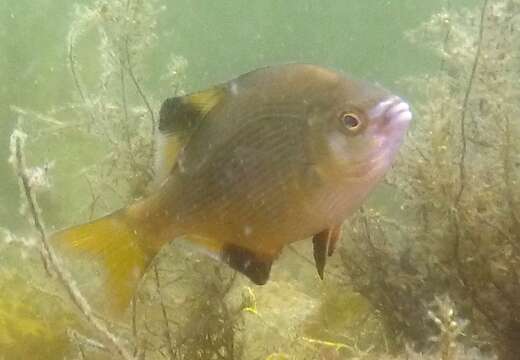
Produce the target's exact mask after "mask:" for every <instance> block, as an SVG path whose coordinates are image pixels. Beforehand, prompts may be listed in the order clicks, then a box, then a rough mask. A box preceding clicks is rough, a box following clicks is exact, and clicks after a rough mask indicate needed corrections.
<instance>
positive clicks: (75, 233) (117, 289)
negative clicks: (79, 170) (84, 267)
mask: <svg viewBox="0 0 520 360" xmlns="http://www.w3.org/2000/svg"><path fill="white" fill-rule="evenodd" d="M149 235H150V234H147V233H146V231H145V229H143V228H140V227H139V226H138V223H136V221H135V220H133V219H132V218H130V217H129V216H127V212H126V211H125V210H119V211H116V212H114V213H112V214H110V215H108V216H105V217H103V218H101V219H98V220H95V221H92V222H89V223H86V224H83V225H79V226H75V227H72V228H69V229H65V230H62V231H59V232H57V233H55V234H53V235H52V239H51V240H52V241H53V242H56V243H57V244H58V245H60V244H63V245H64V246H65V247H66V248H70V249H72V250H73V251H74V252H77V253H85V254H89V255H94V256H95V257H97V258H99V259H100V260H101V262H102V264H103V266H104V270H105V272H106V284H105V287H106V289H107V290H106V291H107V295H108V299H109V301H110V304H111V305H113V310H115V311H116V313H122V312H123V311H124V309H126V307H127V306H128V304H129V302H130V300H131V298H132V296H133V294H134V292H135V289H136V287H137V284H138V282H139V280H140V279H141V277H142V276H143V274H144V272H145V270H146V268H147V267H148V265H149V264H150V262H151V260H152V259H153V257H154V256H155V254H156V252H157V250H152V249H151V248H150V247H148V246H147V239H148V238H149Z"/></svg>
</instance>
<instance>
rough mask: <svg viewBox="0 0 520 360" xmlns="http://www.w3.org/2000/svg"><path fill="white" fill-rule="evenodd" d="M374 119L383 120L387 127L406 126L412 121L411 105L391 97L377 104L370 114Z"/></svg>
mask: <svg viewBox="0 0 520 360" xmlns="http://www.w3.org/2000/svg"><path fill="white" fill-rule="evenodd" d="M368 116H369V117H370V118H372V119H376V118H381V120H382V121H383V123H384V124H385V125H396V124H401V125H405V124H408V123H409V122H410V120H412V112H411V110H410V105H408V103H407V102H405V101H404V100H403V99H401V98H400V97H398V96H391V97H389V98H386V99H384V100H382V101H380V102H379V103H377V104H376V105H375V106H374V107H373V108H372V109H371V110H370V111H369V112H368Z"/></svg>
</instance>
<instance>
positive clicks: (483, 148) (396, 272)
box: [342, 1, 520, 359]
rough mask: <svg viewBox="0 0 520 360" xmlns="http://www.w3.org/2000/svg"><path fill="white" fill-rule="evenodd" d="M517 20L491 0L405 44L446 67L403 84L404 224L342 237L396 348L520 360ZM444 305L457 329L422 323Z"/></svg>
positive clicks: (349, 262)
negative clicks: (412, 101) (409, 118)
mask: <svg viewBox="0 0 520 360" xmlns="http://www.w3.org/2000/svg"><path fill="white" fill-rule="evenodd" d="M519 14H520V2H518V1H486V2H484V5H483V7H482V9H480V10H479V11H473V12H462V13H450V12H444V13H441V14H437V15H436V16H434V17H433V18H432V19H431V20H430V21H429V22H428V23H426V24H424V26H423V27H422V28H421V29H419V30H417V31H414V32H413V33H411V34H410V37H411V39H412V40H413V41H417V42H422V43H427V44H429V46H430V47H431V49H432V51H433V52H434V53H435V54H436V55H437V56H439V57H440V58H441V59H442V65H441V68H440V69H439V71H438V73H434V74H428V75H425V76H424V77H422V78H416V79H410V84H411V86H412V87H413V88H414V89H416V91H417V92H418V93H419V94H420V95H419V97H420V99H421V100H419V101H418V102H417V103H416V107H415V110H416V113H417V117H418V119H419V120H418V121H417V123H416V127H415V128H414V129H413V130H412V134H411V136H410V137H409V139H408V140H409V141H408V142H407V146H408V151H403V156H402V157H401V163H400V164H399V165H398V166H397V167H396V169H395V172H394V173H393V175H392V176H391V177H390V178H388V184H389V186H390V187H392V188H396V189H398V191H399V192H400V193H401V194H402V197H403V204H402V207H403V213H404V214H406V217H405V218H406V220H405V221H402V219H396V218H392V217H391V216H389V215H385V214H384V212H380V211H376V210H365V211H364V212H361V213H359V214H358V216H357V218H356V219H355V220H352V221H351V222H350V225H351V226H346V227H345V228H346V229H347V233H348V234H346V236H345V239H344V240H345V242H346V246H344V247H343V249H342V250H343V252H342V255H343V260H344V265H345V270H346V274H347V275H348V276H349V277H350V279H351V280H352V284H353V286H354V288H355V289H357V290H358V291H359V292H360V293H361V294H363V295H364V296H365V297H366V298H367V299H369V301H370V303H371V304H372V305H373V306H374V307H375V308H376V309H378V310H379V311H380V313H381V314H382V316H383V318H384V323H385V326H386V328H387V330H388V331H390V333H392V334H394V338H395V339H396V340H397V342H398V343H408V344H413V347H414V348H415V349H418V350H420V351H427V349H431V347H432V346H433V343H435V342H437V343H441V344H442V342H443V340H442V338H443V337H444V336H448V335H450V334H451V335H450V336H453V337H454V339H455V338H458V339H459V340H460V342H461V344H464V345H466V346H469V347H475V348H478V349H480V350H482V351H484V352H486V353H495V354H497V355H498V356H499V358H500V359H517V358H518V356H519V350H518V344H519V340H520V307H519V306H520V302H519V300H518V299H519V296H520V282H519V277H518V276H519V273H518V269H519V268H518V264H519V261H520V252H519V250H520V247H519V239H520V222H519V221H520V191H519V189H520V187H519V186H518V185H519V181H520V156H519V154H520V152H519V150H520V123H519V119H520V106H519V105H520V104H519V102H518V99H519V95H520V82H519V81H518V78H519V75H520V74H519V71H520V58H519V56H518V53H517V51H516V50H515V49H516V48H517V46H518V44H520V16H519ZM374 264H377V265H376V266H374ZM446 296H448V297H449V304H451V305H450V306H451V307H452V309H453V310H451V311H452V313H451V315H450V317H451V318H452V320H449V321H448V320H447V319H446V321H444V320H442V318H436V317H432V318H430V319H428V318H427V317H425V311H426V309H428V308H429V307H430V306H431V304H433V305H435V304H437V303H438V301H439V300H438V299H442V298H443V297H446ZM435 306H438V304H437V305H435ZM459 319H464V321H461V320H459ZM452 321H453V326H452V325H451V324H452V323H451V322H452ZM439 322H440V323H441V324H444V325H443V326H444V327H445V328H444V329H442V328H441V331H440V333H439V329H438V324H437V323H439ZM457 334H459V335H462V334H463V336H457ZM432 336H435V337H434V338H432ZM432 340H434V342H433V343H432ZM457 348H458V346H455V345H454V347H453V348H446V349H445V350H443V354H446V355H443V356H444V358H447V359H452V358H458V357H457V355H456V354H457V351H458V350H457Z"/></svg>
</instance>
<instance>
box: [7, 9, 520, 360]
mask: <svg viewBox="0 0 520 360" xmlns="http://www.w3.org/2000/svg"><path fill="white" fill-rule="evenodd" d="M519 8H520V3H519V2H518V1H517V0H515V1H511V0H509V1H507V0H497V1H494V2H489V4H488V2H486V3H485V5H484V7H483V9H478V10H475V11H464V12H453V11H445V12H443V13H441V14H437V15H435V16H434V17H433V18H432V19H431V20H430V21H429V22H428V23H426V24H425V25H424V26H423V27H422V28H421V29H419V30H417V31H415V32H413V33H412V34H411V35H410V37H411V38H412V40H414V41H416V42H420V43H429V44H430V45H431V48H432V50H433V51H434V55H435V56H438V58H439V59H440V63H441V66H440V69H439V71H438V72H437V73H433V74H429V75H425V76H423V77H420V78H413V79H410V81H409V82H408V83H409V84H410V86H411V87H412V88H413V89H414V91H416V92H417V94H418V95H417V99H415V100H416V101H415V102H414V103H415V104H416V106H415V108H416V109H415V110H416V121H415V122H416V127H415V128H414V129H413V132H412V136H411V137H410V138H409V139H408V142H407V145H406V149H405V151H403V154H404V155H403V157H402V158H401V160H400V164H399V165H398V166H396V168H395V171H394V172H393V174H392V176H391V177H390V178H389V179H388V180H387V182H388V184H387V189H386V190H385V191H388V192H394V193H396V194H398V195H396V198H397V201H396V203H397V204H390V205H388V204H386V205H387V206H389V207H390V209H388V208H387V207H385V208H381V209H378V210H375V209H369V208H368V207H366V208H365V209H364V210H363V211H361V212H360V213H359V214H357V216H356V217H355V218H353V219H352V220H351V221H350V222H349V224H348V226H345V233H346V236H345V238H344V246H343V248H342V249H341V250H340V252H341V254H342V260H343V261H342V262H339V261H338V259H336V258H334V259H331V262H330V264H329V265H331V266H329V270H328V273H327V274H326V279H327V280H326V282H325V283H324V284H320V286H314V285H312V286H309V287H305V288H304V287H303V286H300V285H299V284H298V282H297V281H295V280H294V279H295V278H297V277H299V278H300V279H305V281H302V282H305V283H308V282H309V281H313V282H317V281H318V279H317V277H316V274H315V269H314V265H313V264H312V261H311V262H310V263H309V258H310V254H309V253H308V251H310V249H308V244H297V245H295V246H294V247H291V248H290V249H288V251H287V252H286V253H285V254H284V255H283V256H284V257H285V259H283V262H284V268H283V269H282V268H281V267H280V268H278V269H277V272H276V273H277V275H274V276H273V277H274V279H273V281H272V283H271V284H270V285H269V286H268V287H264V288H256V287H255V288H252V287H249V285H250V284H249V283H248V282H247V281H246V280H244V279H242V278H241V277H240V276H236V275H235V274H234V273H233V272H232V271H231V270H229V269H228V268H227V267H225V266H224V267H223V266H221V265H220V264H218V263H216V262H213V261H212V260H208V259H206V257H205V256H203V255H197V254H196V253H195V252H193V251H192V250H191V249H190V248H189V247H186V248H182V249H181V250H179V247H180V246H181V245H179V243H176V244H175V248H174V247H171V248H168V249H165V251H163V252H162V253H161V254H160V256H159V257H158V259H157V261H156V262H154V264H153V265H152V266H151V268H150V271H149V272H148V273H147V275H146V277H145V279H144V280H143V282H142V283H141V286H140V289H139V291H138V293H137V295H136V297H135V298H134V301H133V303H132V305H131V307H130V309H129V311H128V313H127V314H126V317H125V318H124V319H123V320H121V321H111V320H109V319H106V318H104V316H103V314H99V313H98V312H96V311H95V310H92V309H96V307H95V305H97V303H98V301H97V300H98V299H97V296H90V297H89V295H92V293H94V295H96V293H97V290H98V287H96V281H95V280H93V279H95V278H96V275H95V274H93V272H88V271H87V272H84V271H82V272H81V273H82V274H86V275H77V274H74V277H73V278H74V279H75V280H72V277H70V278H69V277H68V275H66V274H67V273H68V270H69V269H74V268H75V267H76V266H79V267H81V268H82V270H83V267H84V265H85V264H83V263H81V261H80V262H79V264H69V263H68V262H67V263H64V264H62V263H61V260H60V259H58V258H55V257H54V256H53V255H50V253H49V249H45V246H44V245H45V242H41V241H40V240H45V237H46V229H45V228H43V223H44V220H45V222H46V223H47V224H48V225H50V224H56V225H57V226H62V225H69V224H71V223H73V222H79V221H84V220H88V219H90V218H93V217H95V216H97V215H101V214H103V213H106V212H108V211H110V210H113V209H115V208H117V207H118V206H120V205H121V204H124V203H127V202H129V201H130V200H132V199H134V198H136V197H139V196H141V195H143V194H145V193H146V191H147V184H148V182H149V181H150V179H151V178H152V176H153V167H152V160H151V158H152V155H153V135H154V134H153V132H154V128H155V127H154V125H155V124H156V122H157V115H156V109H157V108H158V106H159V103H160V100H161V99H162V98H163V97H164V96H162V95H164V94H159V93H158V91H157V89H156V88H155V87H154V90H153V91H151V90H150V89H148V87H151V86H147V85H149V82H148V81H147V79H146V76H145V74H147V72H148V71H149V68H147V64H148V60H149V57H150V56H151V55H150V54H151V53H152V51H153V49H154V46H155V45H156V36H157V35H156V31H155V30H156V29H155V26H156V21H157V16H158V14H159V12H160V11H161V9H162V7H161V2H159V1H139V0H133V1H119V0H116V1H101V0H98V1H94V2H93V3H92V5H90V6H79V7H77V11H76V14H75V17H74V21H73V23H72V25H71V29H70V32H69V35H68V38H67V63H68V66H69V70H70V77H71V88H72V89H73V90H74V91H75V92H76V96H77V101H75V102H73V103H65V104H57V105H56V106H55V107H53V108H52V109H50V110H49V111H48V112H44V113H39V112H35V111H32V110H30V109H23V108H19V107H13V108H12V110H13V111H14V112H15V113H16V114H18V117H19V119H18V120H19V128H20V129H22V130H24V131H25V132H26V133H27V136H28V137H27V139H26V147H25V149H26V154H25V155H26V156H27V160H26V162H27V164H25V165H23V166H21V167H20V165H21V164H23V161H21V159H24V156H23V155H22V153H19V154H20V155H19V159H18V160H17V159H16V157H17V156H16V154H17V146H16V141H15V142H14V143H13V144H14V146H13V149H12V152H13V154H14V158H13V163H14V164H15V165H17V166H18V167H17V175H18V177H19V179H20V181H21V182H22V186H21V190H22V201H21V203H22V204H24V206H23V208H22V211H23V213H24V214H25V215H26V216H27V218H28V219H29V222H30V223H31V225H36V226H37V227H38V228H39V229H36V230H35V231H26V233H19V234H18V233H17V234H16V235H15V234H13V233H11V232H8V231H5V233H4V232H3V231H2V233H1V234H2V238H3V239H4V241H2V242H0V251H1V252H2V255H4V254H6V253H7V252H10V256H9V257H12V258H14V259H16V260H15V261H16V262H18V261H19V260H20V259H23V264H24V267H23V268H24V269H23V271H19V270H18V267H16V269H17V271H18V272H19V273H18V274H17V276H16V277H14V276H13V275H12V274H13V270H12V269H14V268H15V266H14V265H12V264H9V263H8V262H5V263H2V264H0V279H1V283H0V286H1V287H2V288H4V287H5V288H7V287H8V288H9V289H10V294H12V296H13V298H12V299H15V297H16V298H18V297H23V298H24V299H29V298H31V300H34V301H35V303H34V304H33V303H32V302H31V301H27V303H24V304H19V303H18V302H17V301H15V300H13V301H11V298H2V299H0V323H1V324H3V325H5V326H3V327H2V329H0V349H1V351H0V357H2V356H6V357H23V356H25V355H26V354H27V353H24V349H23V348H22V347H20V346H18V345H19V344H31V346H32V347H31V349H49V350H48V351H54V353H53V354H52V355H50V356H56V357H59V358H61V357H63V356H70V357H73V356H75V357H77V358H81V359H83V358H88V359H92V358H96V359H97V358H99V359H104V358H114V357H116V356H123V357H125V358H138V359H144V358H146V359H154V358H171V359H213V358H214V359H251V358H258V359H271V360H272V359H341V358H359V359H361V358H363V359H383V358H388V359H400V358H407V359H430V358H431V359H434V358H435V359H438V358H442V359H443V360H451V359H475V358H485V359H487V358H489V359H492V358H493V353H498V354H501V356H502V357H503V358H507V356H509V357H510V358H512V356H514V353H513V351H514V347H513V346H514V344H515V341H516V340H515V339H516V338H515V336H517V335H516V334H518V330H517V329H518V321H519V319H518V317H519V316H520V315H519V312H518V305H517V302H515V299H517V298H518V295H520V289H519V287H520V285H519V282H518V279H517V273H516V270H515V268H516V267H517V265H518V261H519V248H518V238H519V237H520V225H519V224H520V223H519V219H520V204H519V201H520V194H519V192H518V190H517V188H518V186H517V184H518V180H519V179H518V178H519V169H518V164H519V163H520V159H519V155H518V154H519V153H520V152H519V151H518V150H520V149H519V147H520V143H519V141H518V139H519V137H518V135H520V129H519V126H518V124H517V121H516V120H517V119H518V118H519V115H520V114H519V112H520V111H519V107H518V104H517V100H516V99H518V98H519V97H518V95H519V92H520V89H519V84H518V83H517V82H515V79H517V78H518V75H519V74H518V72H519V71H518V69H519V68H520V67H519V66H518V65H519V63H518V57H517V55H515V52H514V51H513V50H512V49H514V46H515V44H517V45H518V43H519V39H520V36H519V34H518V25H519V24H518V22H519V21H520V20H519V18H520V16H518V15H517V14H518V12H519ZM481 15H482V18H481ZM186 66H187V62H186V60H184V59H183V58H182V57H179V56H178V55H175V54H173V55H172V57H171V63H170V65H169V66H168V68H167V69H166V70H165V73H166V75H165V78H166V80H167V81H168V93H167V96H173V95H175V94H176V93H182V90H183V82H184V80H185V79H184V71H185V67H186ZM515 102H516V103H515ZM28 122H30V126H27V123H28ZM15 134H16V136H15V137H14V139H15V140H16V139H18V140H21V138H20V137H19V135H21V133H19V132H17V133H15ZM43 143H45V145H46V146H49V147H50V149H51V150H50V151H49V152H48V153H47V156H50V157H51V158H50V159H45V158H43V157H42V156H41V155H40V151H39V149H41V148H42V144H43ZM76 143H77V144H78V147H79V148H77V147H75V144H76ZM20 149H22V148H21V147H20ZM85 149H86V150H85ZM70 154H73V156H71V155H70ZM49 160H50V161H49ZM84 163H86V164H88V166H84V165H83V164H84ZM39 164H41V165H39ZM24 177H25V178H26V179H25V182H27V183H28V185H29V186H28V187H25V186H24V185H23V183H24ZM36 200H39V202H40V204H41V209H42V211H41V212H40V211H39V210H38V208H39V207H38V205H37V201H36ZM31 202H32V203H33V205H31ZM401 202H404V205H403V209H402V210H401V211H396V209H394V207H395V208H398V207H399V206H401ZM84 203H88V205H87V206H83V205H82V204H84ZM31 208H34V209H35V210H34V211H32V210H31ZM396 213H398V214H399V217H395V216H394V214H396ZM390 214H391V215H390ZM38 223H39V224H40V225H38ZM42 246H43V247H42ZM12 252H13V253H12ZM14 252H16V253H14ZM11 253H12V254H11ZM9 257H6V258H9ZM335 261H336V263H335ZM56 265H57V266H58V267H59V268H58V270H56ZM340 271H343V273H340ZM60 272H62V275H59V274H60ZM3 273H5V274H6V275H5V276H3V275H2V274H3ZM56 274H58V276H56ZM63 274H65V275H63ZM345 275H346V276H345ZM60 277H61V279H60ZM308 279H312V280H308ZM20 284H23V286H20ZM351 286H353V287H354V288H355V289H356V290H358V291H359V293H360V294H362V296H360V295H359V294H357V293H354V292H353V290H352V287H351ZM42 289H45V291H42ZM71 292H72V295H71ZM78 299H79V300H78ZM82 299H85V300H82ZM78 301H79V303H80V305H79V306H78V304H77V302H78ZM90 303H92V304H93V306H90V305H89V304H90ZM22 305H24V306H22ZM78 309H79V311H78ZM40 314H45V316H48V318H49V319H50V320H47V321H43V317H40V318H39V317H38V316H39V315H40ZM6 329H7V330H8V331H3V330H6ZM43 329H45V331H43ZM6 344H8V346H10V347H5V346H7V345H6ZM6 349H7V350H6ZM386 353H393V354H392V355H388V354H386ZM41 354H42V356H43V357H48V356H47V353H45V354H44V353H43V352H41ZM385 354H386V355H385ZM402 354H404V355H402ZM511 354H513V355H511Z"/></svg>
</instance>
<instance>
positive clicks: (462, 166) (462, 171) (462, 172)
mask: <svg viewBox="0 0 520 360" xmlns="http://www.w3.org/2000/svg"><path fill="white" fill-rule="evenodd" d="M488 1H489V0H484V3H483V5H482V11H481V13H480V25H479V33H478V40H477V50H476V52H475V58H474V60H473V66H472V67H471V73H470V76H469V81H468V87H467V88H466V92H465V94H464V102H463V104H462V112H461V115H460V137H461V145H462V149H461V152H460V159H459V190H458V192H457V195H456V197H455V207H457V206H458V205H459V203H460V199H461V198H462V194H463V193H464V186H465V181H466V151H467V139H466V115H467V112H468V106H469V98H470V96H471V91H472V90H473V82H474V80H475V75H476V73H477V67H478V63H479V60H480V53H481V50H482V39H483V38H484V23H485V18H486V11H487V6H488Z"/></svg>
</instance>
